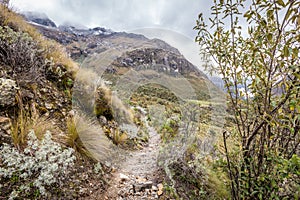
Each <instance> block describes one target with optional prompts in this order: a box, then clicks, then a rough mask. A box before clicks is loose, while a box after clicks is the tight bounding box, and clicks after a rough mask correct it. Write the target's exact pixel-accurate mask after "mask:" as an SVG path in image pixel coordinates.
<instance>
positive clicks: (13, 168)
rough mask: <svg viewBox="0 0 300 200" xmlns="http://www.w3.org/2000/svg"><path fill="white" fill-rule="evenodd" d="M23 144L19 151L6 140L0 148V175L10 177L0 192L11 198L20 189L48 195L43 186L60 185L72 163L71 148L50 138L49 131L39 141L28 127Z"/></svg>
mask: <svg viewBox="0 0 300 200" xmlns="http://www.w3.org/2000/svg"><path fill="white" fill-rule="evenodd" d="M27 145H28V146H27V147H26V148H25V149H24V150H23V151H19V150H17V149H16V148H14V147H12V146H10V145H8V144H4V145H3V148H2V149H1V150H0V159H1V160H2V163H1V165H0V178H1V179H2V180H3V179H6V180H10V182H9V184H8V185H9V186H8V187H7V184H6V187H5V188H3V187H4V186H3V185H0V188H1V187H2V189H1V190H0V191H2V192H0V194H1V196H3V195H10V197H11V199H13V198H14V197H17V196H18V195H20V194H21V192H22V195H25V196H28V197H29V196H31V195H34V193H36V194H37V193H38V194H41V195H42V196H48V195H49V194H48V192H47V190H48V189H53V188H52V187H53V186H54V187H59V186H60V185H62V183H63V182H64V181H65V180H66V178H67V176H68V174H69V173H70V171H71V170H70V168H71V167H72V166H73V165H74V161H75V159H76V158H75V156H74V155H73V152H74V150H73V149H71V148H63V147H62V146H61V145H60V144H59V143H56V142H54V141H52V136H51V133H50V132H49V131H47V132H46V133H45V135H44V138H43V139H42V140H41V141H39V140H38V139H37V137H36V135H35V133H34V131H30V132H29V134H28V142H27ZM9 193H10V194H9Z"/></svg>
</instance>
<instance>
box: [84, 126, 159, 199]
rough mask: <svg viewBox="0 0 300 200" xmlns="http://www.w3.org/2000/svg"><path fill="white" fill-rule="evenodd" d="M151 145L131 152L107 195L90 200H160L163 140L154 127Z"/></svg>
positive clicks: (114, 174)
mask: <svg viewBox="0 0 300 200" xmlns="http://www.w3.org/2000/svg"><path fill="white" fill-rule="evenodd" d="M147 127H148V131H149V142H148V144H147V145H145V146H144V147H143V149H141V150H136V151H128V154H127V155H128V156H127V157H126V159H125V160H124V161H123V162H122V163H121V164H120V165H119V166H120V167H119V169H117V170H116V171H115V172H114V173H113V178H112V179H111V181H110V183H109V185H110V187H109V188H108V189H107V190H106V192H105V194H98V195H95V196H94V197H92V198H90V199H107V200H114V199H116V200H140V199H159V196H160V195H162V184H161V177H160V172H159V168H158V166H157V156H158V153H159V148H160V136H159V134H158V133H157V132H156V131H155V129H154V128H153V127H150V126H148V125H147Z"/></svg>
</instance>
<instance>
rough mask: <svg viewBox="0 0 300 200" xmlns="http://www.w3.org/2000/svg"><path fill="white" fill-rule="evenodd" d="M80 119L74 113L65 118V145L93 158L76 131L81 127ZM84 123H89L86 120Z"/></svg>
mask: <svg viewBox="0 0 300 200" xmlns="http://www.w3.org/2000/svg"><path fill="white" fill-rule="evenodd" d="M80 120H81V119H80V116H79V115H75V116H73V117H69V118H68V119H67V136H66V142H67V145H68V146H70V147H72V148H73V149H74V150H75V152H77V153H79V154H80V155H83V156H84V157H86V158H89V159H94V158H93V156H92V154H91V153H90V152H89V151H88V150H87V149H86V148H85V146H84V144H83V143H82V141H81V139H80V136H79V132H78V131H79V130H80V129H81V128H83V127H82V123H81V121H80ZM86 123H87V124H89V123H88V122H87V121H86ZM80 126H81V127H80ZM84 129H85V128H84Z"/></svg>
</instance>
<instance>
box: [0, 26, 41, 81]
mask: <svg viewBox="0 0 300 200" xmlns="http://www.w3.org/2000/svg"><path fill="white" fill-rule="evenodd" d="M42 53H43V52H42V50H41V49H39V47H38V45H37V42H35V41H34V40H33V39H32V38H31V37H30V36H29V35H28V34H27V33H23V32H15V31H14V30H12V29H11V28H9V27H7V26H4V27H2V26H0V64H1V65H3V66H9V68H10V69H9V71H10V74H11V75H12V76H13V75H14V76H15V75H17V76H18V80H24V81H29V80H30V81H33V80H36V79H37V78H40V76H41V74H45V73H42V72H43V71H45V61H44V58H43V56H42Z"/></svg>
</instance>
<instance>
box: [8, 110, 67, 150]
mask: <svg viewBox="0 0 300 200" xmlns="http://www.w3.org/2000/svg"><path fill="white" fill-rule="evenodd" d="M31 130H33V131H34V132H35V135H36V136H37V138H38V139H40V140H41V139H42V138H43V137H44V134H45V133H46V131H50V132H52V136H53V140H54V141H57V142H60V143H66V138H65V136H64V135H63V133H62V131H61V130H60V129H59V128H58V126H57V125H56V123H55V121H54V120H53V119H51V118H48V117H45V116H39V115H38V114H32V113H30V112H27V111H25V110H20V111H19V113H18V116H17V118H16V119H15V120H14V121H13V125H12V131H11V134H12V139H13V143H14V145H15V146H16V147H17V148H22V147H24V145H25V144H26V142H27V136H28V133H29V132H30V131H31Z"/></svg>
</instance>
